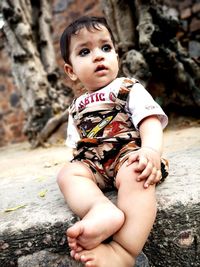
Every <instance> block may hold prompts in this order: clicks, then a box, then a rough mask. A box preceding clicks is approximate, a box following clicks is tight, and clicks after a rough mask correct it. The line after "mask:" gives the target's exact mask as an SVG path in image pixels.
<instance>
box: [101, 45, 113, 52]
mask: <svg viewBox="0 0 200 267" xmlns="http://www.w3.org/2000/svg"><path fill="white" fill-rule="evenodd" d="M101 49H102V51H103V52H110V50H111V49H112V47H111V45H109V44H105V45H103V46H102V48H101Z"/></svg>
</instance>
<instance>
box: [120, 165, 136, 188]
mask: <svg viewBox="0 0 200 267" xmlns="http://www.w3.org/2000/svg"><path fill="white" fill-rule="evenodd" d="M137 176H138V172H136V171H135V164H131V165H129V166H126V163H125V164H123V165H122V166H121V168H120V169H119V171H118V173H117V176H116V187H117V188H119V186H121V185H122V184H126V185H129V186H134V187H136V186H138V185H139V184H140V183H138V182H137Z"/></svg>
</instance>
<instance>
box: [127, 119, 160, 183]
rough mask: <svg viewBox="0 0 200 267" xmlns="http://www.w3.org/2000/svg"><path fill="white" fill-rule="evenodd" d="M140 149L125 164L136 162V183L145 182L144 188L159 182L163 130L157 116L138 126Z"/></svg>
mask: <svg viewBox="0 0 200 267" xmlns="http://www.w3.org/2000/svg"><path fill="white" fill-rule="evenodd" d="M139 130H140V136H141V140H142V145H141V149H139V150H137V151H136V152H134V153H132V154H131V155H130V157H129V159H128V162H127V164H128V165H129V164H131V163H132V162H135V161H138V167H137V171H139V172H141V174H140V175H139V176H138V181H141V180H145V183H144V187H145V188H147V187H148V186H149V185H150V184H154V183H157V182H159V181H160V178H161V171H160V157H161V154H162V147H163V130H162V125H161V123H160V121H159V119H158V118H157V116H150V117H147V118H145V119H144V120H143V121H142V122H141V123H140V126H139Z"/></svg>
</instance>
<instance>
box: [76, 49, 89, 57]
mask: <svg viewBox="0 0 200 267" xmlns="http://www.w3.org/2000/svg"><path fill="white" fill-rule="evenodd" d="M89 53H90V50H89V49H88V48H83V49H81V51H80V52H79V53H78V54H79V56H81V57H84V56H86V55H87V54H89Z"/></svg>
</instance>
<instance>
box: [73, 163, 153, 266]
mask: <svg viewBox="0 0 200 267" xmlns="http://www.w3.org/2000/svg"><path fill="white" fill-rule="evenodd" d="M134 164H136V163H134ZM134 164H132V165H130V166H128V167H127V166H126V163H125V164H123V166H122V167H121V168H120V170H119V172H118V175H117V178H116V183H117V188H118V203H117V205H118V207H119V209H121V210H122V211H123V212H124V214H125V223H124V225H123V226H122V227H121V229H120V230H119V231H118V232H117V233H116V234H114V236H113V241H112V242H111V243H110V244H109V245H110V246H111V247H112V248H115V249H113V250H111V249H109V251H110V257H108V258H107V261H106V263H102V262H101V261H103V257H104V256H103V255H104V254H106V253H107V251H108V247H106V246H105V245H100V246H99V247H97V248H95V249H93V250H91V251H82V252H81V253H76V254H75V255H74V257H75V259H77V260H81V261H82V262H84V263H85V266H92V267H110V266H113V265H112V262H111V261H113V258H116V259H117V258H118V257H117V255H116V253H115V252H116V251H117V252H120V255H121V257H123V258H121V260H122V259H123V264H122V265H116V266H117V267H118V266H123V267H132V266H134V264H135V259H136V257H137V256H138V254H139V253H140V252H141V250H142V248H143V246H144V244H145V242H146V240H147V237H148V235H149V233H150V230H151V228H152V226H153V223H154V220H155V216H156V198H155V186H150V187H149V188H148V189H144V187H143V183H142V182H137V181H136V179H137V175H138V173H137V172H135V171H134ZM91 255H92V256H91ZM111 255H112V256H111ZM130 258H131V260H130Z"/></svg>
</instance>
